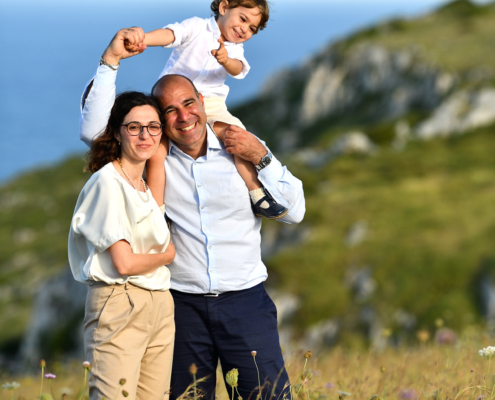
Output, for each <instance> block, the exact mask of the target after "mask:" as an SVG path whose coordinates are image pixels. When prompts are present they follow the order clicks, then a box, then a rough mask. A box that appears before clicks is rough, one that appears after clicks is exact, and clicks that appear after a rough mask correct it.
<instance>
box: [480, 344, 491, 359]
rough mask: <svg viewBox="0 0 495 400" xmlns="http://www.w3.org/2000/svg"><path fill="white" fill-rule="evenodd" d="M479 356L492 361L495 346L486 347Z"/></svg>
mask: <svg viewBox="0 0 495 400" xmlns="http://www.w3.org/2000/svg"><path fill="white" fill-rule="evenodd" d="M478 354H479V355H480V356H481V357H485V358H486V359H488V360H491V359H492V357H493V356H494V355H495V346H488V347H485V348H484V349H481V350H479V351H478Z"/></svg>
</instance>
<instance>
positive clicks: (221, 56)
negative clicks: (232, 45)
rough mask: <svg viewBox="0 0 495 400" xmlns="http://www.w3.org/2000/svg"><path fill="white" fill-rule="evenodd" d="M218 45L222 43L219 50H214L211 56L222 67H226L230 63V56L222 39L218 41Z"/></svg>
mask: <svg viewBox="0 0 495 400" xmlns="http://www.w3.org/2000/svg"><path fill="white" fill-rule="evenodd" d="M218 43H220V47H219V48H218V49H217V50H212V51H211V54H212V55H213V57H215V58H216V59H217V61H218V63H219V64H220V65H225V64H227V61H229V55H228V53H227V49H226V48H225V43H224V42H223V39H222V38H220V39H218Z"/></svg>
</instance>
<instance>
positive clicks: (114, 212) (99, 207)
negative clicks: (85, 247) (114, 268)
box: [71, 174, 132, 252]
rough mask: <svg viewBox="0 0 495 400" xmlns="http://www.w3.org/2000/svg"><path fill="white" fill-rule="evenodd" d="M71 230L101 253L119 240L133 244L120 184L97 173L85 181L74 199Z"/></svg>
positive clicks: (114, 179)
mask: <svg viewBox="0 0 495 400" xmlns="http://www.w3.org/2000/svg"><path fill="white" fill-rule="evenodd" d="M71 229H72V231H73V234H74V236H75V237H76V238H77V237H78V236H83V237H84V238H85V239H86V240H87V241H88V242H89V243H91V245H93V247H94V248H95V249H97V250H98V251H99V252H103V251H105V250H106V249H108V248H109V247H110V246H111V245H112V244H114V243H116V242H118V241H119V240H126V241H127V242H129V244H130V245H131V246H132V227H131V222H130V219H129V217H128V210H127V207H126V201H125V196H124V192H123V188H122V183H121V182H119V181H118V180H117V179H116V178H113V177H108V176H104V175H103V174H99V175H98V176H96V174H95V175H93V177H92V178H91V179H90V180H89V181H88V183H87V184H86V186H85V187H84V188H83V190H82V191H81V194H80V195H79V198H78V200H77V204H76V208H75V211H74V215H73V217H72V223H71Z"/></svg>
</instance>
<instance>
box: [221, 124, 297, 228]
mask: <svg viewBox="0 0 495 400" xmlns="http://www.w3.org/2000/svg"><path fill="white" fill-rule="evenodd" d="M229 126H230V125H229V124H226V123H224V122H215V124H214V125H213V130H214V131H215V134H216V135H217V136H218V138H219V139H220V140H221V141H222V142H223V141H224V140H225V131H226V130H227V128H228V127H229ZM234 162H235V166H236V168H237V172H239V175H240V176H241V178H242V179H243V180H244V182H245V183H246V186H247V187H248V189H249V197H250V198H251V203H252V207H253V212H254V214H255V215H256V216H257V217H265V218H268V219H278V218H282V217H283V216H284V215H286V214H287V213H288V212H289V210H288V209H287V208H285V207H284V206H282V205H281V204H278V203H277V202H276V201H275V200H274V199H273V197H271V195H270V194H269V193H268V192H267V191H266V190H265V188H264V187H263V185H262V184H261V182H260V181H259V180H258V173H257V171H256V168H255V166H254V165H253V164H252V163H251V162H249V161H247V160H244V159H243V158H241V157H238V156H236V155H234Z"/></svg>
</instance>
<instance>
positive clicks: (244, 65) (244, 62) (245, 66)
mask: <svg viewBox="0 0 495 400" xmlns="http://www.w3.org/2000/svg"><path fill="white" fill-rule="evenodd" d="M232 58H233V59H235V60H239V61H240V62H241V63H242V70H241V72H240V74H237V75H230V74H229V75H230V76H231V77H232V78H234V79H244V77H245V76H246V75H247V74H248V72H249V70H250V69H251V66H250V65H249V64H248V62H247V60H246V59H245V58H235V57H232Z"/></svg>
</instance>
